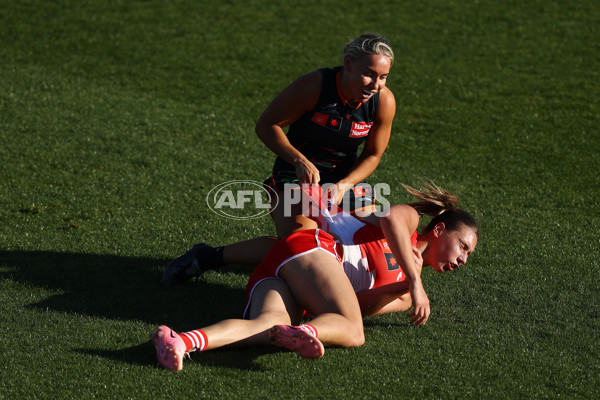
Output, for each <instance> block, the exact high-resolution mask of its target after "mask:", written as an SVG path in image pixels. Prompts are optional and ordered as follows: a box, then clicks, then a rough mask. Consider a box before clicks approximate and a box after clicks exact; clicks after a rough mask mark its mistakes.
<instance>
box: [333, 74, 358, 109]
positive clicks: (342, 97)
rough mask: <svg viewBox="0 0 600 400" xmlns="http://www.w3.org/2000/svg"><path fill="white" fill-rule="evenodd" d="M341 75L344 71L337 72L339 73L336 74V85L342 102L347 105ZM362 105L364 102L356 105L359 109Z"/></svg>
mask: <svg viewBox="0 0 600 400" xmlns="http://www.w3.org/2000/svg"><path fill="white" fill-rule="evenodd" d="M341 77H342V71H339V72H338V73H337V75H336V76H335V86H336V87H337V92H338V96H340V99H342V103H344V105H345V106H346V105H348V100H347V99H346V98H345V97H344V95H343V94H342V87H341V86H340V79H341ZM360 106H362V103H361V102H358V106H356V108H355V110H358V109H359V108H360Z"/></svg>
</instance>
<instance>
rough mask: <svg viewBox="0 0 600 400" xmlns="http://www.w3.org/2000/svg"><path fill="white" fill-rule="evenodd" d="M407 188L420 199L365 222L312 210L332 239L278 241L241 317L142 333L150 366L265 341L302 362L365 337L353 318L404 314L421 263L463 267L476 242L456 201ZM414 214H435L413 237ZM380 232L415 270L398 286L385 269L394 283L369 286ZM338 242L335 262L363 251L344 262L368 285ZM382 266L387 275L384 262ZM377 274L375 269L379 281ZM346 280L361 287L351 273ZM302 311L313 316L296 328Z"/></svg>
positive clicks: (304, 234)
mask: <svg viewBox="0 0 600 400" xmlns="http://www.w3.org/2000/svg"><path fill="white" fill-rule="evenodd" d="M407 189H409V192H411V194H414V195H415V196H417V198H419V199H420V200H422V201H421V202H418V203H412V204H409V205H398V206H392V207H390V209H389V210H388V212H387V213H385V214H383V215H381V216H377V217H376V218H375V219H372V222H370V221H359V222H360V224H358V223H354V222H353V224H354V225H352V226H350V224H349V223H348V221H350V220H346V219H347V217H346V216H345V214H344V213H340V214H339V216H338V214H335V215H333V214H331V213H329V212H328V210H327V209H325V208H324V207H321V215H322V216H323V223H322V225H323V226H325V225H328V227H329V228H328V229H329V230H330V231H331V232H332V233H333V234H334V235H335V238H334V236H333V235H330V234H328V233H325V232H324V231H322V230H320V229H316V230H302V231H299V232H295V233H293V234H292V235H290V236H289V237H288V238H286V239H285V240H281V241H278V242H277V243H276V244H275V245H274V246H272V248H271V249H270V250H269V251H268V252H267V255H266V256H265V257H264V259H263V261H262V262H261V264H260V265H259V266H258V267H257V268H256V269H255V271H254V272H253V273H252V275H251V277H250V281H249V283H248V307H247V309H246V318H247V319H230V320H224V321H221V322H218V323H216V324H214V325H211V326H208V327H204V328H201V329H196V330H193V331H187V332H182V333H181V334H178V333H176V332H174V331H173V330H172V329H171V328H169V327H167V326H164V325H161V326H159V327H158V328H157V329H156V330H155V332H154V334H153V336H152V341H153V342H154V346H155V348H156V352H157V358H158V361H159V363H161V365H163V366H164V367H166V368H169V369H173V370H180V369H181V368H182V365H183V357H184V355H185V354H187V353H188V352H190V351H193V350H200V351H204V350H212V349H216V348H219V347H222V346H228V345H238V346H249V345H265V344H269V343H271V344H274V345H276V346H280V347H284V348H287V349H290V350H294V351H296V352H297V353H298V354H300V355H301V356H302V357H306V358H320V357H322V356H323V354H324V347H323V346H324V345H329V346H342V347H356V346H360V345H362V344H363V343H364V340H365V339H364V332H363V327H362V317H361V315H377V314H381V313H384V312H393V311H405V310H406V309H407V308H408V307H409V306H410V297H408V298H407V296H406V295H407V291H409V290H410V291H411V295H412V291H413V289H414V283H415V282H419V281H420V271H421V268H422V266H423V265H431V266H432V267H433V268H434V269H435V270H436V271H437V272H440V273H442V272H444V271H447V270H449V271H451V270H453V269H455V268H457V267H459V266H460V265H463V264H464V263H466V261H467V258H468V257H469V255H470V254H471V252H472V251H473V249H474V248H475V246H476V244H477V236H478V227H477V224H476V222H475V221H474V219H473V218H472V217H471V216H470V215H469V214H467V213H465V212H464V211H461V210H458V209H457V208H456V206H457V204H458V199H457V198H456V197H454V196H453V195H451V194H449V193H448V192H445V191H442V190H441V189H439V188H437V187H435V186H430V187H429V189H430V190H428V191H417V190H415V189H412V188H408V187H407ZM328 214H329V215H328ZM423 214H427V215H432V216H435V217H434V218H433V219H432V221H431V222H430V223H429V225H427V227H425V229H424V230H423V232H422V233H421V234H420V235H418V236H417V238H416V243H415V242H414V239H413V237H414V232H415V230H416V228H417V225H418V223H419V218H420V215H423ZM325 222H326V223H325ZM361 224H362V225H361ZM380 233H381V234H382V235H383V237H385V239H386V240H387V243H388V245H389V250H390V251H391V252H392V254H393V255H394V256H396V258H397V260H398V263H400V264H401V265H402V266H403V267H404V266H407V265H410V268H409V269H408V270H410V271H417V275H418V276H417V277H414V276H413V277H412V279H411V280H410V281H409V282H402V281H399V280H398V278H397V276H396V277H395V278H393V277H394V274H389V273H388V274H387V277H388V278H390V279H391V278H393V279H395V280H393V282H392V283H388V284H381V285H380V286H376V285H377V284H376V282H377V280H378V277H377V273H378V268H381V267H383V266H385V265H388V264H389V263H388V262H387V261H386V262H382V260H381V257H382V256H383V257H384V258H385V254H386V250H385V246H384V245H382V246H383V247H381V248H379V247H377V246H376V245H375V243H382V242H381V238H378V237H379V236H380ZM336 238H337V243H338V245H337V246H336ZM369 246H371V247H369ZM336 247H337V248H336ZM338 248H339V249H342V250H343V251H344V252H347V257H346V256H342V257H344V258H342V260H344V262H348V263H349V264H352V261H351V260H352V258H351V256H352V255H353V254H357V253H356V249H358V250H359V252H361V255H362V252H363V251H364V252H365V253H364V257H361V261H362V263H363V264H362V265H356V266H354V267H356V272H357V275H356V276H368V277H372V276H373V275H371V272H373V271H375V275H374V276H375V277H374V279H373V283H372V284H371V282H370V280H371V278H369V279H368V280H367V281H366V282H368V283H363V284H364V285H365V287H366V286H367V285H368V286H369V288H368V289H366V290H362V291H359V292H358V293H356V294H355V292H356V290H355V288H354V287H353V286H352V285H351V284H350V281H349V279H348V278H347V273H344V272H345V270H344V272H342V268H340V261H341V260H340V257H339V253H338V251H337V249H338ZM384 264H385V265H384ZM361 268H362V269H364V272H363V271H361ZM365 272H366V273H365ZM384 272H385V271H384ZM387 272H390V271H389V268H387ZM350 275H352V274H350ZM385 277H386V274H385V273H382V274H381V277H380V278H381V279H386V278H385ZM351 279H352V278H351ZM356 282H357V284H361V281H360V279H358V280H356ZM303 310H306V311H308V312H309V313H310V314H311V315H312V316H313V319H311V320H310V323H305V324H302V325H298V324H300V323H301V321H302V311H303ZM421 311H423V310H421ZM426 311H427V312H426V313H425V315H423V314H422V313H421V312H417V310H413V312H412V313H411V314H409V316H411V315H412V320H411V322H414V323H415V324H423V323H425V321H426V320H427V318H428V316H429V310H428V308H427V310H426Z"/></svg>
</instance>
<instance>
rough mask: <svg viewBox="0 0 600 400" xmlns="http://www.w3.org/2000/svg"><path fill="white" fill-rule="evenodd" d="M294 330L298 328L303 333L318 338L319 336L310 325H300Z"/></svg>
mask: <svg viewBox="0 0 600 400" xmlns="http://www.w3.org/2000/svg"><path fill="white" fill-rule="evenodd" d="M296 328H300V329H302V330H303V331H305V332H308V333H310V334H311V335H313V336H314V337H318V336H319V332H318V331H317V328H315V327H314V326H312V325H311V324H302V325H299V326H297V327H296Z"/></svg>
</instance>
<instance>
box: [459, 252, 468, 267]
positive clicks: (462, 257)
mask: <svg viewBox="0 0 600 400" xmlns="http://www.w3.org/2000/svg"><path fill="white" fill-rule="evenodd" d="M467 258H469V256H468V255H466V254H461V255H459V256H458V258H457V259H456V263H457V264H458V265H464V264H466V263H467Z"/></svg>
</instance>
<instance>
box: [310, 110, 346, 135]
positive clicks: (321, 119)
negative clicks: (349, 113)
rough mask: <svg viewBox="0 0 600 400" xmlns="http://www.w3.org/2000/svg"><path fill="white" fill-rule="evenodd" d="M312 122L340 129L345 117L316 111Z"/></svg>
mask: <svg viewBox="0 0 600 400" xmlns="http://www.w3.org/2000/svg"><path fill="white" fill-rule="evenodd" d="M311 120H312V122H314V123H316V124H319V125H321V126H324V127H326V128H329V129H333V130H334V131H339V130H340V128H341V127H342V121H343V119H342V118H341V117H334V116H332V115H327V114H322V113H318V112H316V113H315V114H314V115H313V117H312V119H311Z"/></svg>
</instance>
